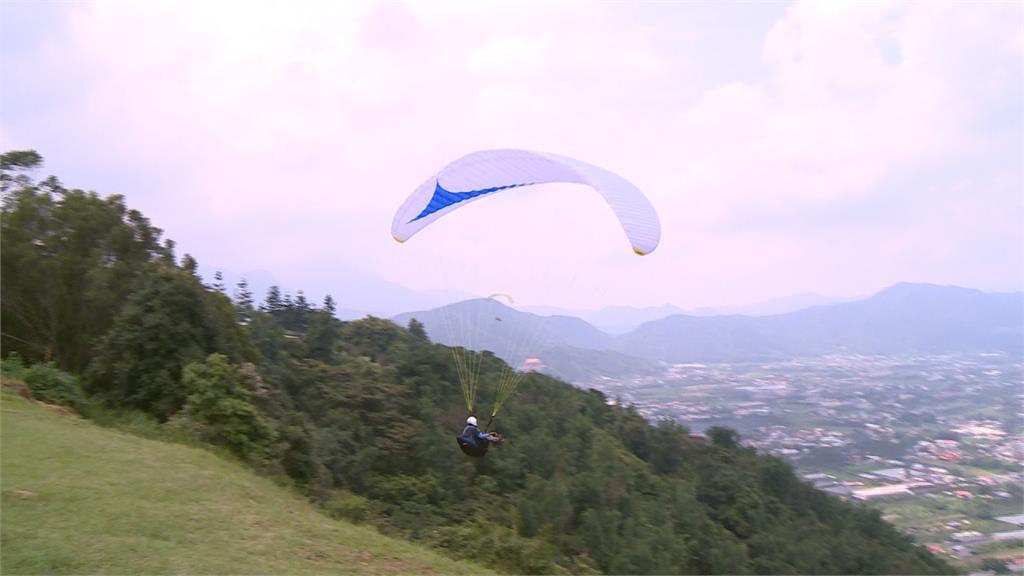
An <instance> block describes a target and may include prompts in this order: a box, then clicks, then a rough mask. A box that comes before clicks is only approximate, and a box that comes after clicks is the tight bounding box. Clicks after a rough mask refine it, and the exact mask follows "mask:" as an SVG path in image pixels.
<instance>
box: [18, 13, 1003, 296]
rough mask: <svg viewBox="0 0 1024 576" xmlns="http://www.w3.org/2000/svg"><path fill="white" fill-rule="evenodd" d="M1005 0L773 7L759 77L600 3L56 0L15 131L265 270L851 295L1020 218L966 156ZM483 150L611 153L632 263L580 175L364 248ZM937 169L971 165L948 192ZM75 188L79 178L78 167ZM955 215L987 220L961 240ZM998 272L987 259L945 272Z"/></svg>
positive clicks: (672, 29) (991, 78)
mask: <svg viewBox="0 0 1024 576" xmlns="http://www.w3.org/2000/svg"><path fill="white" fill-rule="evenodd" d="M677 9H678V10H680V11H681V12H683V11H685V10H687V9H688V8H687V7H686V6H685V5H680V6H679V7H678V8H677ZM735 13H736V12H730V14H735ZM1020 13H1021V9H1020V7H1019V6H1012V5H1010V6H1004V5H966V4H938V3H924V2H916V3H908V4H881V3H845V4H844V3H823V2H809V3H799V4H795V5H793V6H792V7H790V9H789V10H787V11H786V13H785V14H784V15H783V17H782V18H781V19H780V20H779V21H777V22H774V23H772V22H764V23H762V26H761V28H762V30H763V34H764V42H763V44H762V47H761V52H760V54H759V55H754V54H752V55H750V57H751V59H752V60H753V59H754V58H757V57H759V58H760V61H761V65H762V68H761V69H760V71H759V73H758V74H756V75H747V76H746V77H744V76H743V75H741V74H739V73H737V75H736V76H735V77H733V78H732V79H731V80H729V81H727V82H724V83H722V84H720V85H717V86H706V87H701V88H697V87H696V86H698V85H697V84H695V83H696V82H697V76H695V75H693V74H691V72H692V70H693V65H694V63H698V64H699V65H700V66H702V67H706V68H714V67H716V66H728V65H729V62H728V61H725V60H721V59H719V58H718V56H717V55H716V54H715V53H713V52H709V51H707V50H702V48H704V46H705V44H703V43H706V42H708V36H707V31H706V30H697V29H693V30H690V29H688V28H687V25H688V21H687V20H686V19H685V18H680V19H678V20H677V21H671V22H670V21H666V22H664V23H662V22H657V23H654V24H652V23H651V22H649V21H647V22H644V21H641V20H639V19H634V18H633V17H632V15H631V13H630V10H629V9H628V7H627V6H625V5H615V4H601V3H563V2H559V3H511V2H508V3H500V2H487V3H477V4H473V3H446V2H411V3H402V2H369V3H353V2H343V3H313V2H310V3H305V4H301V5H292V4H287V5H286V4H283V3H282V4H271V3H256V4H253V3H241V2H238V3H234V2H216V3H198V2H196V3H185V4H181V3H175V4H152V3H137V2H114V3H108V2H99V3H96V4H94V5H89V6H88V7H87V8H84V9H83V8H81V7H79V6H76V7H75V8H74V9H72V10H71V27H70V35H69V36H68V37H67V38H65V39H64V42H63V43H62V44H58V45H57V46H56V47H51V48H50V50H51V52H50V53H49V54H48V55H46V54H43V55H40V56H39V58H40V59H41V61H43V60H45V61H47V62H48V64H47V65H46V66H43V67H42V68H43V69H45V70H47V71H48V75H47V76H45V77H41V79H39V80H37V82H38V86H37V90H38V91H39V92H43V91H45V90H54V89H56V87H57V86H60V87H61V88H62V89H64V90H67V91H68V93H69V95H68V97H67V98H66V99H64V100H61V105H60V106H59V107H56V108H54V109H52V110H45V111H39V112H37V113H38V114H39V116H40V118H39V119H38V121H37V122H36V123H35V124H33V123H32V122H31V121H29V122H27V123H26V124H25V125H26V126H30V127H33V129H38V128H39V126H40V125H41V124H42V123H43V120H42V117H43V116H47V117H49V118H55V119H56V120H55V121H56V122H61V123H63V124H64V125H67V126H69V127H70V128H69V130H68V132H69V134H67V135H66V136H67V137H69V138H72V139H74V140H75V141H77V142H79V143H80V145H79V147H80V148H81V147H85V146H87V147H94V148H95V149H94V150H92V152H91V153H92V154H93V157H94V158H96V159H97V163H98V165H99V167H98V168H97V170H98V172H99V173H102V170H103V168H102V167H103V166H107V169H109V170H116V169H118V167H120V166H125V165H131V166H133V167H144V171H145V173H146V174H147V177H148V179H149V181H150V182H151V186H150V187H147V188H146V189H144V190H139V191H136V192H133V191H125V192H127V193H128V195H129V202H130V203H132V204H133V205H138V206H140V207H141V208H142V209H143V211H144V212H146V213H147V214H148V215H149V216H150V217H151V218H153V220H154V221H155V222H156V223H158V224H159V225H161V226H163V227H164V228H165V229H167V230H168V234H169V235H170V236H171V237H173V238H176V239H178V240H179V241H180V244H181V245H182V246H183V248H184V249H186V250H188V251H192V252H195V253H197V255H198V256H199V258H200V260H201V261H203V262H209V263H211V264H213V263H217V262H225V263H226V265H228V266H229V267H231V268H234V269H246V268H265V269H271V270H274V272H275V274H277V275H278V276H279V277H282V278H286V279H287V278H289V277H291V278H292V279H291V280H288V283H289V284H292V285H302V281H303V280H302V279H303V278H313V277H317V276H318V273H317V272H315V271H314V269H315V268H317V267H323V266H332V265H335V263H337V265H339V266H342V265H343V266H344V267H348V268H355V269H358V270H362V271H364V272H367V273H372V274H374V275H377V276H379V277H381V278H386V279H389V280H393V281H396V282H400V283H402V284H406V285H409V286H414V287H417V288H424V289H441V288H453V287H459V288H463V289H466V290H468V291H472V292H478V293H482V292H490V291H493V290H495V289H497V288H501V289H502V290H506V291H511V292H515V293H516V294H517V296H519V297H520V299H522V300H523V301H524V302H527V303H529V302H536V303H551V304H563V305H567V304H579V305H591V306H596V305H599V304H606V303H636V304H648V303H650V304H659V303H662V302H665V301H675V302H677V303H678V304H681V305H684V306H695V305H705V304H707V305H724V304H731V303H744V302H749V301H753V300H758V299H762V298H768V297H774V296H781V295H785V294H790V293H797V292H804V291H808V290H811V291H818V292H825V293H837V294H850V293H864V292H867V291H870V290H872V289H876V288H879V287H881V286H883V285H885V284H887V283H890V282H895V281H900V280H905V279H917V280H929V279H939V278H950V277H955V276H956V275H957V271H956V270H957V265H956V263H955V262H953V261H952V260H950V259H949V258H945V257H944V255H948V254H953V253H955V254H960V255H963V254H969V253H971V251H975V252H982V251H991V250H992V246H993V245H994V244H996V243H1000V242H1006V241H1008V240H1009V241H1011V242H1012V241H1014V240H1018V241H1020V240H1022V238H1021V235H1022V232H1021V227H1020V226H1015V224H1014V223H1013V222H1008V221H1006V219H999V218H996V219H995V220H992V218H993V217H994V216H996V215H997V214H994V213H993V212H998V211H999V209H1000V207H1005V206H1008V205H1010V204H1012V201H1011V200H1009V199H1010V198H1012V197H1013V193H1014V190H1013V187H1012V185H1011V186H1008V185H1006V184H1005V181H1009V182H1018V183H1019V181H1020V172H1021V169H1020V167H1019V166H1015V167H1009V168H1006V167H1005V166H1004V170H1009V174H1010V176H1009V177H1008V178H1009V180H1007V179H1006V178H1004V179H1003V180H1002V181H1003V182H1004V184H1002V185H998V186H997V185H991V186H989V184H991V183H992V182H995V181H996V180H998V179H997V178H995V176H993V175H992V171H993V170H994V168H993V167H992V165H993V164H998V160H996V161H993V160H992V159H993V158H996V159H999V158H1004V159H1010V158H1015V157H1016V158H1018V159H1019V158H1020V155H1021V143H1020V138H1019V137H1012V136H1007V133H1008V132H1012V130H1010V129H1008V128H1007V126H1005V125H1000V124H999V122H998V121H997V120H996V121H994V120H993V115H995V117H996V118H998V117H999V116H998V115H999V114H1000V113H1001V114H1005V115H1006V118H1007V119H1008V120H1011V121H1013V120H1016V121H1019V120H1020V117H1021V111H1020V110H1021V105H1020V103H1019V102H1018V101H1016V99H1015V98H1014V97H1015V96H1019V95H1020V83H1021V58H1022V52H1021V37H1022V36H1021V27H1020ZM725 24H729V23H728V22H726V23H725ZM691 26H696V24H691ZM749 28H750V26H746V27H741V26H737V28H736V29H749ZM730 29H731V28H730V27H729V26H727V25H725V26H723V27H722V28H721V29H720V30H721V33H723V34H728V33H729V30H730ZM67 69H74V70H77V71H78V74H77V75H72V76H71V78H72V79H73V82H72V83H70V84H68V83H67V82H66V81H65V77H66V75H65V74H62V71H64V70H67ZM62 81H63V82H64V83H63V84H62ZM993 110H995V111H997V112H993ZM998 111H1001V112H998ZM5 124H6V122H5ZM9 132H10V129H9V128H7V127H6V126H5V127H4V133H5V134H6V133H9ZM38 147H39V148H40V151H41V152H42V153H44V154H47V150H46V147H45V146H42V145H40V146H38ZM490 147H526V148H533V149H540V150H550V151H554V152H560V153H563V154H568V155H572V156H576V157H579V158H581V159H584V160H588V161H591V162H594V163H598V164H601V165H605V166H607V167H609V168H611V169H613V170H616V171H618V172H620V173H622V174H624V175H626V176H627V177H628V178H629V179H631V180H632V181H634V182H635V183H636V184H637V185H639V186H640V187H641V188H642V189H644V190H645V191H647V192H648V194H649V195H650V196H651V198H652V201H654V203H655V204H656V206H657V207H658V208H659V210H660V212H661V215H662V218H663V221H664V225H665V231H664V241H663V245H662V247H661V248H660V249H659V251H658V252H656V253H655V254H654V255H652V256H651V257H648V258H642V259H641V258H635V257H633V256H632V255H631V254H629V252H628V249H627V247H626V245H625V243H624V241H623V240H622V238H621V236H620V235H619V234H618V231H617V230H616V228H615V222H614V219H613V218H612V216H611V213H610V211H608V210H607V208H606V207H604V206H603V205H602V204H601V203H600V201H599V199H598V198H597V196H596V195H593V194H588V193H587V191H585V190H580V189H578V188H576V187H569V186H566V187H548V188H547V189H545V190H541V191H538V192H529V191H526V192H524V193H522V194H520V195H519V196H512V195H509V197H508V198H506V199H501V198H494V199H493V200H492V201H490V202H480V203H479V204H477V205H474V206H471V207H467V208H466V209H465V210H464V211H463V212H464V213H462V214H455V215H453V216H452V217H451V218H450V220H449V221H448V222H446V224H447V225H446V226H443V227H442V226H436V227H435V228H436V230H431V231H425V232H424V234H423V235H422V236H421V237H417V238H416V241H414V242H409V243H408V244H407V245H405V246H401V247H399V246H396V245H394V244H393V243H392V242H391V240H390V238H389V235H388V227H389V225H390V220H391V214H392V212H393V210H394V209H395V208H396V207H397V206H398V204H399V203H400V202H401V200H402V199H403V198H404V197H405V195H406V194H408V192H410V191H411V190H412V189H413V188H415V186H416V185H418V184H419V183H420V182H421V181H423V180H424V179H425V178H426V177H428V176H429V175H430V174H431V173H432V172H433V171H435V170H436V169H438V168H439V167H440V166H442V165H444V164H445V163H447V162H449V161H451V160H453V159H454V158H456V157H458V156H459V155H461V154H464V153H467V152H470V151H472V150H474V149H478V148H490ZM954 167H955V168H956V169H957V171H958V173H957V174H955V175H952V176H949V177H950V178H951V179H952V180H951V181H946V180H945V178H946V177H947V175H946V174H945V171H949V170H951V169H952V168H954ZM933 174H934V175H933ZM908 175H909V176H908ZM965 178H966V179H971V180H972V181H974V182H976V183H977V184H976V186H975V187H970V188H965V189H962V190H961V189H958V188H956V187H955V186H959V184H954V183H953V181H956V182H960V181H964V180H965ZM908 179H909V180H910V181H912V182H913V183H914V186H911V187H907V186H904V185H903V184H901V183H902V182H903V181H904V180H908ZM919 183H927V186H924V185H921V186H918V184H919ZM84 185H88V186H90V187H93V188H97V189H99V190H100V191H106V190H104V186H103V181H102V179H101V178H100V179H99V180H97V181H96V182H94V183H93V182H90V183H86V184H84ZM979 187H980V188H979ZM932 189H937V190H940V191H944V192H941V193H938V194H935V195H934V196H935V198H937V200H936V202H941V203H942V204H941V206H940V207H938V208H936V209H935V210H929V211H928V214H929V218H928V219H917V218H910V217H907V216H905V215H904V216H900V214H904V213H903V212H899V210H896V209H893V206H905V205H909V206H912V207H923V206H927V205H928V203H929V202H930V201H931V200H930V198H931V197H932V196H930V194H932V193H931V192H929V190H932ZM968 190H969V191H968ZM523 195H525V196H527V198H523V197H522V196H523ZM1018 204H1019V203H1018ZM1018 204H1013V206H1017V205H1018ZM844 206H850V207H851V213H850V215H842V216H838V215H837V214H839V213H841V212H842V209H841V208H837V207H844ZM986 206H990V207H993V208H992V209H991V210H988V209H983V208H984V207H986ZM854 209H856V210H860V212H853V210H854ZM1005 212H1006V210H1005V209H1004V210H1003V213H1005ZM907 213H908V214H912V213H913V211H912V210H911V211H910V212H907ZM569 214H571V215H573V218H572V223H571V224H570V225H569V231H568V233H566V232H562V231H560V227H562V228H564V227H565V225H566V224H565V222H566V215H569ZM963 214H972V215H976V216H977V218H986V219H989V220H990V221H992V222H993V224H992V226H995V227H996V229H995V231H987V232H991V233H987V234H975V233H974V232H973V231H972V230H971V226H970V224H969V222H968V221H966V220H964V219H963V218H961V219H955V218H954V216H955V215H963ZM945 226H952V227H954V228H956V229H953V230H948V229H944V227H945ZM975 227H977V225H975ZM428 232H429V233H428ZM940 236H941V238H940ZM929 239H932V241H931V242H930V241H929ZM947 244H948V245H949V246H953V248H949V250H952V252H949V251H948V250H947V249H946V248H944V247H945V246H947ZM874 245H878V246H886V247H890V248H891V249H887V250H874V249H871V250H867V249H865V247H866V246H874ZM442 247H443V248H442ZM451 247H457V248H458V249H457V250H452V249H450V248H451ZM1010 255H1012V254H1010ZM1008 261H1009V260H1004V261H1003V263H1004V265H1008V266H1011V267H1012V266H1017V264H1006V262H1008ZM924 262H927V263H928V264H927V265H924V264H923V263H924ZM1004 267H1005V266H1004ZM573 268H579V269H581V272H579V273H577V272H575V271H574V270H573V271H570V270H571V269H573ZM907 270H912V271H913V272H914V274H916V277H915V278H904V277H901V273H903V272H904V271H907ZM1010 276H1013V274H1011V273H1007V272H1000V271H999V270H998V269H997V266H995V265H994V264H986V265H985V266H980V267H975V268H973V272H971V273H969V274H965V275H963V276H962V277H960V280H961V281H962V282H963V283H966V284H970V285H977V286H980V287H986V286H995V285H1005V284H1009V283H1011V280H1008V278H1009V277H1010ZM1017 276H1019V274H1017ZM581 287H585V288H586V290H585V293H583V292H584V291H581Z"/></svg>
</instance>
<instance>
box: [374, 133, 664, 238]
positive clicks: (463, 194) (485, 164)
mask: <svg viewBox="0 0 1024 576" xmlns="http://www.w3.org/2000/svg"><path fill="white" fill-rule="evenodd" d="M554 182H567V183H575V184H585V185H587V186H590V187H591V188H593V189H594V190H595V191H597V192H598V193H599V194H601V196H603V197H604V199H605V201H606V202H607V203H608V206H610V207H611V209H612V211H613V212H615V216H616V217H618V219H619V224H620V225H621V226H622V230H623V232H625V234H626V238H627V239H628V240H629V243H630V245H631V246H632V247H633V251H634V252H636V253H637V254H641V255H643V254H650V253H651V252H652V251H654V249H655V248H657V247H658V242H659V241H660V240H661V224H660V222H659V220H658V214H657V212H655V210H654V207H653V206H652V205H651V203H650V201H649V200H647V197H646V196H644V194H643V193H642V192H640V190H639V189H637V187H636V186H634V185H633V184H632V183H630V182H629V181H628V180H626V179H625V178H623V177H622V176H619V175H618V174H615V173H613V172H609V171H608V170H605V169H604V168H599V167H597V166H593V165H591V164H587V163H586V162H582V161H580V160H576V159H573V158H567V157H565V156H559V155H557V154H550V153H546V152H531V151H529V150H514V149H505V150H483V151H480V152H473V153H472V154H468V155H466V156H463V157H462V158H459V159H458V160H456V161H454V162H452V163H451V164H449V165H447V166H445V167H444V168H443V169H441V171H440V172H438V173H437V174H435V175H434V176H432V177H431V178H429V179H427V181H426V182H424V183H423V184H422V185H420V187H419V188H417V189H416V191H415V192H413V193H412V194H411V195H410V196H409V197H408V198H407V199H406V201H405V202H404V203H403V204H402V206H401V207H400V208H399V209H398V212H396V213H395V217H394V220H393V221H392V223H391V235H392V236H393V237H394V239H395V240H397V241H399V242H405V241H406V240H408V239H409V238H411V237H413V236H414V235H415V234H416V233H417V232H419V231H420V230H422V229H424V228H426V227H427V226H429V225H430V224H432V223H433V222H435V221H437V220H438V219H440V218H442V217H443V216H444V215H445V214H449V213H451V212H452V211H454V210H457V209H459V208H460V207H462V206H465V205H466V204H467V203H469V202H472V201H474V200H478V199H480V198H484V197H486V196H491V195H494V194H499V193H501V194H504V193H510V192H512V191H513V190H514V189H516V188H520V187H523V186H531V185H535V184H545V183H554ZM566 217H567V219H568V218H571V215H567V216H566Z"/></svg>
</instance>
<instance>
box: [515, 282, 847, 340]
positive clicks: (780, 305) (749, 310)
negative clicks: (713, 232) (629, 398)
mask: <svg viewBox="0 0 1024 576" xmlns="http://www.w3.org/2000/svg"><path fill="white" fill-rule="evenodd" d="M851 300H855V298H837V297H831V296H822V295H820V294H814V293H811V292H805V293H802V294H794V295H792V296H784V297H781V298H773V299H771V300H765V301H763V302H756V303H754V304H746V305H743V306H716V307H701V308H695V309H692V310H686V309H683V308H680V307H679V306H676V305H675V304H662V305H661V306H647V307H642V308H637V307H633V306H606V307H604V308H601V309H600V310H579V311H574V310H565V309H562V308H556V307H552V306H528V307H525V308H524V310H525V311H527V312H533V313H534V314H539V315H542V316H553V315H560V316H576V317H578V318H582V319H583V320H586V321H587V322H589V323H590V324H592V325H594V326H595V327H597V328H598V329H600V330H603V331H605V332H607V333H609V334H612V335H622V334H626V333H627V332H631V331H633V330H635V329H637V328H639V327H640V326H641V325H642V324H645V323H647V322H651V321H654V320H661V319H662V318H667V317H669V316H676V315H679V314H686V315H688V316H725V315H734V314H742V315H744V316H770V315H775V314H785V313H787V312H795V311H797V310H802V309H804V308H810V307H811V306H818V305H822V304H835V303H838V302H848V301H851Z"/></svg>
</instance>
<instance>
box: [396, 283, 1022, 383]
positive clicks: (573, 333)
mask: <svg viewBox="0 0 1024 576" xmlns="http://www.w3.org/2000/svg"><path fill="white" fill-rule="evenodd" d="M606 310H608V314H607V316H606V318H610V317H612V316H613V315H614V313H615V310H614V309H606ZM633 310H634V311H635V310H637V309H633ZM647 310H649V311H650V310H657V309H647ZM661 311H664V307H662V310H661ZM620 312H621V310H620ZM412 318H416V319H418V320H419V321H420V322H423V323H424V325H425V327H426V330H427V333H428V335H429V336H430V337H431V339H433V340H435V341H437V342H441V343H444V344H454V345H461V346H466V347H467V348H472V349H477V350H490V351H492V352H494V353H495V354H496V355H497V356H499V357H501V358H504V359H505V360H506V361H508V362H510V363H511V364H513V365H520V364H521V363H522V362H523V361H524V360H525V359H526V358H531V357H536V358H539V359H541V361H542V362H543V363H544V364H545V366H546V367H547V369H548V371H550V372H551V373H553V374H557V375H559V376H561V377H563V378H567V379H579V378H587V377H593V376H608V377H616V376H623V375H627V374H641V373H644V372H647V371H651V370H654V369H655V368H656V367H657V365H658V364H660V363H663V362H667V363H680V362H743V361H761V360H773V359H785V358H794V357H801V356H816V355H822V354H832V353H856V354H881V355H886V354H914V353H921V354H941V353H957V352H1002V353H1007V354H1011V355H1013V356H1016V357H1022V356H1024V329H1022V326H1024V293H1022V292H1013V293H986V292H981V291H979V290H973V289H969V288H961V287H956V286H937V285H932V284H909V283H904V284H897V285H895V286H892V287H889V288H887V289H885V290H882V291H881V292H879V293H877V294H875V295H873V296H870V297H868V298H865V299H861V300H855V301H847V302H838V303H830V304H822V305H817V306H811V307H807V308H803V309H800V310H796V311H792V312H787V313H782V314H769V315H764V316H754V315H740V314H728V315H714V316H699V315H695V314H672V315H670V316H667V317H663V318H658V319H654V320H650V321H647V322H643V323H641V324H640V325H639V326H637V327H636V328H634V329H633V330H630V331H628V332H626V333H624V334H619V335H612V334H609V333H608V332H605V331H603V330H601V329H599V328H597V327H595V326H594V325H593V324H591V323H589V322H587V321H585V320H583V319H581V318H576V317H572V316H564V315H553V316H542V315H538V314H534V313H531V312H524V311H520V310H516V309H514V308H511V307H509V306H506V305H504V304H502V303H501V302H498V301H496V300H491V299H476V300H468V301H462V302H457V303H454V304H449V305H447V306H442V307H440V308H435V309H432V310H424V311H418V312H407V313H404V314H400V315H398V316H395V317H394V318H393V320H394V321H395V322H397V323H399V324H402V325H405V324H407V323H408V322H409V320H410V319H412Z"/></svg>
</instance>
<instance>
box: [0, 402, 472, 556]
mask: <svg viewBox="0 0 1024 576" xmlns="http://www.w3.org/2000/svg"><path fill="white" fill-rule="evenodd" d="M0 432H2V434H0V442H2V444H0V450H2V456H0V480H2V498H3V500H2V518H0V536H2V542H0V544H2V550H3V554H2V557H0V569H2V572H3V573H5V574H25V573H46V574H55V573H65V574H66V573H91V574H120V573H134V574H160V573H172V572H173V573H203V574H227V573H231V574H251V573H287V574H305V573H320V574H325V573H331V574H357V573H368V574H386V573H402V574H408V573H447V574H480V573H483V572H487V571H486V570H483V569H481V568H479V567H476V566H474V565H471V564H466V563H461V562H456V561H453V560H449V559H446V558H444V557H443V556H440V555H438V554H436V553H434V552H432V551H430V550H427V549H424V548H420V547H417V546H415V545H412V544H409V543H406V542H402V541H398V540H393V539H390V538H387V537H384V536H381V535H380V534H378V533H377V532H376V531H375V530H373V529H370V528H365V527H361V526H355V525H352V524H348V523H345V522H342V521H337V520H333V519H330V518H328V517H326V516H324V515H322V514H320V513H318V512H317V511H316V509H315V508H313V507H312V506H311V505H310V504H309V503H307V502H306V501H304V500H302V499H300V498H297V497H296V496H294V495H293V494H291V493H290V492H288V491H287V490H285V489H282V488H280V487H278V486H276V485H274V484H273V483H272V482H271V481H269V480H267V479H264V478H260V477H258V476H255V475H253V474H252V473H250V472H249V471H247V470H246V469H245V468H244V467H243V466H241V465H240V464H237V463H233V462H229V461H227V460H225V459H222V458H220V457H218V456H216V455H214V454H212V453H208V452H205V451H203V450H199V449H196V448H190V447H187V446H181V445H177V444H170V443H165V442H158V441H153V440H147V439H144V438H140V437H136V436H132V435H129V434H125V433H121V432H118V431H114V430H109V429H105V428H100V427H98V426H96V425H94V424H92V423H91V422H89V421H86V420H82V419H80V418H78V417H75V416H68V415H62V414H57V413H54V412H52V411H48V410H46V409H45V408H44V407H41V406H39V405H35V404H32V403H30V402H29V401H27V400H25V399H23V398H20V397H17V396H14V395H12V394H8V393H4V394H3V396H2V421H0Z"/></svg>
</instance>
